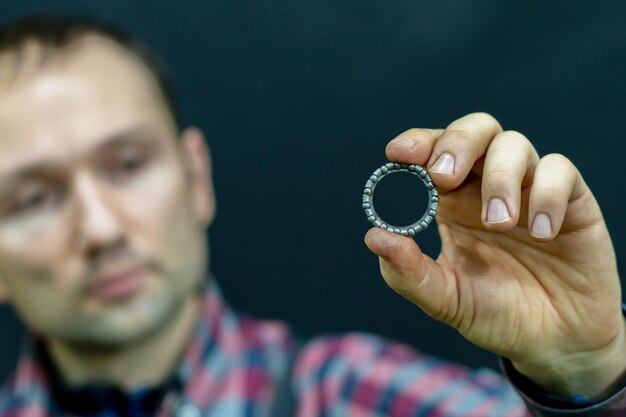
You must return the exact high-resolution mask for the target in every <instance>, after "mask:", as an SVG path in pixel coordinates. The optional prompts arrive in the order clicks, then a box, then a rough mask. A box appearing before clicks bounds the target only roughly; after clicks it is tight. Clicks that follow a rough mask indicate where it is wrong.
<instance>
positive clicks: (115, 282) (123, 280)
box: [86, 265, 148, 301]
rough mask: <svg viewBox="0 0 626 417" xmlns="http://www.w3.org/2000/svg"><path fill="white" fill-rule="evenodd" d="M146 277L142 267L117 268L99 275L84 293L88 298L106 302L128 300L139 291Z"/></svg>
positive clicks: (144, 269) (145, 271)
mask: <svg viewBox="0 0 626 417" xmlns="http://www.w3.org/2000/svg"><path fill="white" fill-rule="evenodd" d="M147 275H148V274H147V270H146V268H145V267H144V266H142V265H137V266H131V267H125V268H118V269H115V270H113V271H110V272H105V273H102V274H99V275H98V276H97V277H96V278H95V280H94V281H93V282H92V283H90V284H89V285H88V286H87V289H86V292H87V294H88V295H89V296H92V297H96V298H100V299H103V300H106V301H117V300H122V299H126V298H130V297H132V296H133V295H134V294H135V293H137V292H138V291H139V289H140V288H141V286H142V284H143V281H144V280H145V279H146V277H147Z"/></svg>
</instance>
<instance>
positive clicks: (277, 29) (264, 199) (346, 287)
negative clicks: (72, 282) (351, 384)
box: [0, 0, 626, 379]
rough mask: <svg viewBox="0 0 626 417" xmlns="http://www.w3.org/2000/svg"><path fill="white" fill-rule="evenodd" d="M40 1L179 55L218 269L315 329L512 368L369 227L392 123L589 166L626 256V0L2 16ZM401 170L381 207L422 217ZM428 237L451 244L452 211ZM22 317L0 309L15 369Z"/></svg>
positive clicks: (242, 2)
mask: <svg viewBox="0 0 626 417" xmlns="http://www.w3.org/2000/svg"><path fill="white" fill-rule="evenodd" d="M32 11H60V12H65V13H67V12H70V13H73V14H85V15H89V16H95V17H101V18H104V19H107V20H110V21H112V22H114V23H117V24H118V25H121V26H122V27H123V28H125V29H127V30H129V31H131V32H132V33H133V34H135V35H136V36H138V37H139V38H140V39H143V40H144V41H145V42H146V43H147V44H148V45H150V46H151V47H152V48H153V49H155V50H156V51H157V52H158V53H159V54H160V55H161V56H162V57H163V58H164V60H165V61H166V62H167V63H168V66H169V68H170V71H171V72H172V75H173V83H174V86H175V88H176V90H177V92H178V95H179V97H180V102H181V106H182V114H183V119H184V121H185V122H186V123H188V124H195V125H197V126H199V127H201V128H202V129H203V130H204V131H205V133H206V135H207V137H208V142H209V145H210V147H211V150H212V153H213V158H214V177H215V186H216V191H217V199H218V214H217V219H216V222H215V223H214V225H213V226H212V227H211V229H210V231H209V236H210V243H211V259H212V269H213V271H214V272H215V274H216V275H217V276H218V278H219V281H220V283H221V286H222V288H223V290H224V292H225V293H226V296H227V298H228V299H229V301H230V302H231V304H233V305H234V306H235V307H236V308H237V309H239V310H242V311H244V312H247V313H250V314H253V315H255V316H260V317H268V318H279V319H287V320H289V321H290V322H291V323H292V324H294V325H295V326H296V327H297V328H298V329H299V330H300V331H301V332H302V333H304V334H306V335H313V334H317V333H320V332H328V331H347V330H364V331H370V332H375V333H378V334H382V335H384V336H386V337H389V338H393V339H397V340H401V341H404V342H407V343H410V344H412V345H414V346H415V347H416V348H418V349H419V350H421V351H423V352H426V353H430V354H434V355H438V356H441V357H444V358H447V359H449V360H452V361H456V362H461V363H465V364H467V365H469V366H472V367H478V366H489V367H492V368H495V367H497V361H496V357H495V355H493V354H491V353H489V352H486V351H483V350H481V349H479V348H477V347H475V346H474V345H472V344H470V343H469V342H466V341H465V340H464V339H463V338H462V337H461V336H460V335H459V334H458V333H457V332H456V331H454V330H453V329H451V328H449V327H447V326H445V325H443V324H441V323H438V322H435V321H433V320H432V319H430V318H428V317H427V316H426V315H425V314H424V313H422V312H421V311H420V310H419V309H418V308H417V307H415V306H413V305H412V304H410V303H409V302H407V301H405V300H403V299H402V298H400V297H399V296H398V295H396V294H395V293H394V292H393V291H391V290H390V289H389V288H388V287H387V286H386V285H385V283H384V281H383V280H382V278H380V276H379V272H378V261H377V258H376V257H375V256H374V255H373V254H371V253H370V252H369V251H368V250H367V248H366V247H365V245H364V243H363V235H364V234H365V232H366V231H367V229H368V223H367V222H366V220H365V216H364V213H363V211H362V209H361V204H360V200H361V191H362V186H363V184H364V182H365V180H366V179H367V177H368V176H369V174H370V172H371V171H372V170H373V169H374V168H376V167H377V166H379V165H380V164H381V163H383V162H384V161H385V158H384V148H385V144H386V143H387V141H389V140H390V139H392V138H393V137H395V136H396V135H397V134H399V133H401V132H402V131H404V130H406V129H408V128H411V127H445V126H446V125H447V124H449V123H450V122H451V121H453V120H454V119H456V118H458V117H460V116H462V115H464V114H466V113H469V112H474V111H486V112H489V113H491V114H493V115H494V116H495V117H496V118H498V120H499V121H500V122H501V123H502V125H503V126H504V128H505V129H515V130H518V131H521V132H523V133H524V134H525V135H526V136H528V137H529V138H530V139H531V140H532V141H533V143H534V144H535V146H536V147H537V149H538V151H539V153H540V154H541V155H544V154H546V153H549V152H559V153H563V154H565V155H566V156H567V157H569V158H570V159H571V160H572V161H573V162H574V163H575V164H576V165H577V167H578V168H579V170H580V171H581V173H582V174H583V176H584V177H585V179H586V181H587V183H588V184H589V186H590V187H591V189H592V190H593V191H594V193H595V195H596V197H597V199H598V200H599V202H600V205H601V207H602V209H603V213H604V215H605V218H606V221H607V223H608V227H609V230H610V231H611V233H612V237H613V241H614V245H615V249H616V251H617V253H618V262H619V263H620V267H622V269H623V263H624V257H620V256H619V254H621V253H622V252H623V251H624V244H625V243H626V241H625V239H624V230H625V227H626V223H625V222H624V220H623V217H622V216H621V214H622V213H623V212H624V210H623V208H622V204H623V197H622V195H623V190H624V185H623V183H622V179H623V175H622V169H623V167H624V148H625V147H624V140H625V139H626V138H625V136H624V115H625V113H626V85H625V82H624V78H625V76H626V30H625V29H624V14H625V13H624V12H626V6H625V5H624V2H622V1H618V0H614V1H603V2H590V1H565V0H561V1H552V2H542V3H541V4H537V3H534V2H531V3H529V2H522V1H509V2H502V1H496V0H493V1H471V2H469V1H446V2H441V1H432V2H424V1H418V0H400V1H389V2H382V1H363V0H350V1H337V0H324V1H314V2H313V1H312V2H294V1H293V0H278V1H271V2H258V1H252V0H222V1H204V0H194V1H177V2H169V1H155V0H151V1H147V0H142V1H133V2H129V1H122V0H109V1H106V2H104V1H101V2H95V1H89V2H85V1H78V0H76V1H55V2H49V1H48V2H46V1H30V2H8V1H5V2H3V3H2V4H1V5H0V22H6V21H8V20H10V19H13V18H15V17H18V16H21V15H23V14H25V13H27V12H32ZM395 177H398V178H396V179H394V176H392V177H389V178H388V179H386V180H385V182H386V184H385V186H384V187H383V186H381V187H380V190H377V196H379V195H381V196H383V195H384V197H379V198H378V199H377V202H379V203H377V208H379V211H380V212H382V213H383V214H384V216H385V217H386V218H388V219H389V220H390V221H392V222H393V221H394V219H399V220H400V221H412V220H413V219H414V218H416V217H417V216H419V215H421V213H422V211H423V207H424V205H425V200H424V199H423V197H424V196H425V192H423V191H419V192H415V193H411V192H410V191H413V190H420V187H421V186H420V184H419V182H417V181H416V180H415V179H414V178H413V179H412V180H411V178H410V177H409V178H408V179H407V178H403V177H402V176H400V175H397V176H395ZM379 193H380V194H379ZM420 193H421V194H420ZM379 204H380V206H379ZM417 241H418V243H419V244H420V245H421V247H422V249H423V251H424V252H426V253H428V254H430V255H431V256H433V257H436V256H437V254H438V252H439V240H438V235H437V231H436V228H434V227H432V228H430V229H428V230H427V231H426V232H424V233H422V234H420V235H418V237H417ZM22 331H23V330H22V327H21V325H20V324H19V321H18V319H17V318H16V316H15V313H14V312H13V311H12V310H11V309H10V308H9V307H7V306H3V307H1V308H0V379H2V378H4V377H5V376H6V375H7V374H8V372H9V371H10V370H11V368H12V367H13V365H14V361H15V355H16V352H17V347H18V344H19V340H20V335H21V334H22ZM581 331H584V329H581Z"/></svg>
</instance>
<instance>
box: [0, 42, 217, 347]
mask: <svg viewBox="0 0 626 417" xmlns="http://www.w3.org/2000/svg"><path fill="white" fill-rule="evenodd" d="M74 47H75V50H73V51H71V52H67V53H66V55H64V56H62V57H59V58H52V60H50V61H49V62H47V63H46V65H45V66H44V67H43V68H36V66H35V65H31V66H29V65H28V63H29V61H28V60H29V59H35V58H36V56H37V54H38V52H37V49H36V47H33V48H32V49H31V50H30V52H29V50H27V52H26V54H25V55H24V59H23V63H22V67H23V68H22V69H21V70H20V71H19V73H18V76H17V79H15V80H12V81H11V82H10V84H9V83H4V82H2V83H0V84H1V85H0V88H1V94H0V293H2V292H4V293H5V296H6V297H7V298H8V299H9V301H10V302H12V303H13V305H14V306H15V307H16V309H17V310H18V312H19V313H20V315H21V316H22V317H23V319H24V320H25V321H26V323H27V325H28V326H29V327H30V328H31V329H33V330H34V331H36V332H38V333H40V334H42V335H44V336H46V337H52V338H56V339H59V340H63V341H65V342H67V343H73V344H79V345H88V346H98V347H117V346H122V345H124V344H127V343H130V342H132V341H135V340H138V339H140V338H141V337H142V336H145V335H147V334H149V333H150V332H152V331H154V330H156V329H158V328H159V326H162V325H163V324H164V323H165V322H167V319H168V318H169V317H172V316H174V315H175V313H176V312H177V311H178V309H179V308H180V307H181V306H182V305H183V303H184V302H185V300H188V299H189V296H190V294H192V292H193V289H194V287H195V286H197V284H198V282H199V280H200V279H201V277H202V275H203V272H204V270H205V268H206V250H207V248H206V246H207V245H206V240H205V236H204V229H205V227H206V226H208V224H209V223H210V222H211V220H212V215H213V208H212V207H213V197H212V189H211V184H210V180H209V178H208V175H206V177H207V178H200V176H202V175H203V174H206V173H207V171H208V168H207V166H208V157H206V156H203V155H206V154H203V153H202V152H195V151H197V150H200V151H202V150H205V149H204V148H203V147H202V146H203V145H201V144H200V142H201V140H198V138H199V137H200V136H199V133H198V132H197V131H194V132H190V131H186V132H185V133H183V135H182V137H181V138H180V139H179V138H178V137H177V132H176V130H175V128H174V125H173V122H172V120H171V116H170V114H169V112H168V109H167V107H166V105H165V104H164V101H163V98H162V96H161V95H160V94H159V90H158V89H157V87H156V84H155V82H154V79H153V77H152V75H151V74H150V73H149V72H148V70H147V69H146V68H145V67H144V66H143V64H141V63H140V62H139V60H138V59H137V58H135V57H134V56H132V55H131V54H130V53H128V52H127V51H125V50H123V49H121V48H120V47H119V46H117V45H115V44H113V43H111V42H109V41H107V40H105V39H102V38H98V37H96V36H93V37H88V38H85V39H83V40H81V41H80V44H77V45H75V46H74ZM13 64H14V63H13V62H12V61H11V60H6V59H5V60H4V61H3V60H1V59H0V80H2V75H3V74H7V71H8V70H7V68H9V67H10V66H11V65H13ZM3 66H4V67H5V68H4V69H3V68H2V67H3ZM3 70H4V72H2V71H3ZM5 79H6V77H5ZM200 139H201V137H200ZM194 149H195V151H194ZM203 170H204V171H203Z"/></svg>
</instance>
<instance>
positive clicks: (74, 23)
mask: <svg viewBox="0 0 626 417" xmlns="http://www.w3.org/2000/svg"><path fill="white" fill-rule="evenodd" d="M91 34H95V35H99V36H102V37H104V38H106V39H109V40H111V41H113V42H115V43H116V44H118V45H120V46H121V47H123V48H124V49H126V50H127V51H129V52H130V53H132V54H133V55H135V56H137V57H138V58H139V59H140V60H141V62H142V63H143V64H144V65H145V66H146V68H148V70H149V71H150V72H151V73H152V75H153V76H154V79H155V81H156V83H157V86H158V88H159V90H160V92H161V94H162V95H163V98H164V100H165V103H166V105H167V108H168V110H169V111H170V113H171V115H172V119H173V120H174V123H175V125H176V128H177V129H180V128H181V124H180V115H179V112H178V105H177V102H176V97H175V94H174V91H173V89H172V85H171V82H170V80H169V76H168V74H167V70H166V67H165V65H164V63H163V61H162V60H161V59H160V58H159V57H158V56H157V55H156V54H155V53H154V52H153V51H152V50H150V49H149V48H147V47H146V46H145V45H144V44H143V43H142V42H140V41H139V40H137V39H136V38H134V37H132V36H131V35H130V34H129V33H127V32H126V31H124V30H122V29H120V28H119V27H118V26H115V25H114V24H112V23H110V22H105V21H102V20H98V19H95V18H92V17H85V16H69V15H67V16H64V15H51V14H36V15H28V16H25V17H21V18H19V19H17V20H14V21H12V22H9V23H8V24H5V25H2V26H0V54H2V53H5V52H17V53H19V52H20V51H21V49H22V48H23V47H24V45H25V44H27V43H28V42H33V41H34V42H35V43H37V44H38V45H41V46H43V47H44V48H46V49H49V50H52V51H54V50H55V49H57V50H58V49H62V48H64V47H66V46H69V45H70V44H72V43H73V42H74V41H77V40H79V39H80V38H82V37H84V36H86V35H91Z"/></svg>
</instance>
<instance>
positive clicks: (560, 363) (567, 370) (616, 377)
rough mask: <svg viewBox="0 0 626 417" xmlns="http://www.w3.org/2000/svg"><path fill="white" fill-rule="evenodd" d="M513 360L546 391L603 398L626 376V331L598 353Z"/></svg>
mask: <svg viewBox="0 0 626 417" xmlns="http://www.w3.org/2000/svg"><path fill="white" fill-rule="evenodd" d="M624 329H626V322H625V327H624ZM511 363H512V365H513V367H514V368H515V369H516V370H517V371H518V372H519V373H521V374H522V375H524V376H525V377H526V378H528V379H530V380H531V381H532V382H534V383H535V384H536V385H538V386H539V387H541V388H542V389H544V390H546V391H547V392H550V393H553V394H557V395H561V396H568V397H570V396H574V395H581V394H582V395H584V396H586V397H587V398H589V399H590V400H591V399H594V398H598V397H602V396H604V395H607V394H609V393H611V392H613V391H614V390H615V389H616V387H617V386H619V385H620V383H621V382H622V381H623V380H624V379H625V378H626V330H624V331H622V332H620V333H619V335H618V337H617V338H616V339H615V340H614V342H613V343H611V344H610V345H609V346H607V347H605V348H604V349H601V350H599V351H596V352H584V353H579V354H569V355H568V356H567V358H559V360H556V361H544V362H533V363H525V362H523V361H511Z"/></svg>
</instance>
